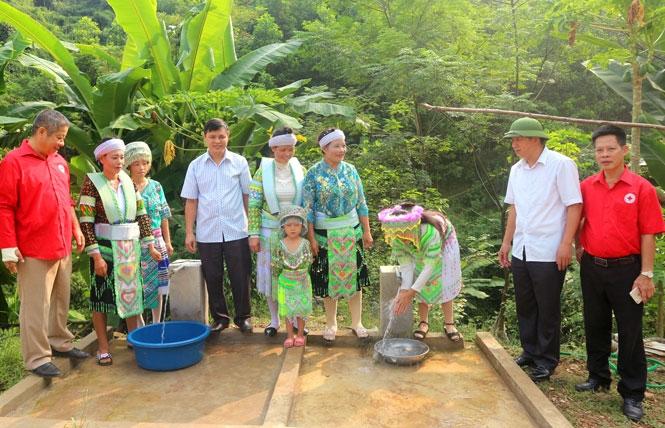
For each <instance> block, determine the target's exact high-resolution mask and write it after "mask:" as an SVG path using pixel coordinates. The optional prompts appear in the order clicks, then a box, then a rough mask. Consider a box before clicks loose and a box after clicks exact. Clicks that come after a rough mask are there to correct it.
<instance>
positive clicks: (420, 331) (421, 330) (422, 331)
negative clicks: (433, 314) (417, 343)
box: [413, 321, 429, 340]
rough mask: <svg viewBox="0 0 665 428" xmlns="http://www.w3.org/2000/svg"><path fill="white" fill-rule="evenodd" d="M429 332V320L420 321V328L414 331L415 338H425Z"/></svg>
mask: <svg viewBox="0 0 665 428" xmlns="http://www.w3.org/2000/svg"><path fill="white" fill-rule="evenodd" d="M423 324H424V325H425V328H423ZM427 333H429V323H428V322H427V321H420V323H419V324H418V330H416V331H414V332H413V338H414V339H418V340H423V339H424V338H426V337H427Z"/></svg>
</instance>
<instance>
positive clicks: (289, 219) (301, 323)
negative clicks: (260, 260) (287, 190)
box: [271, 206, 312, 348]
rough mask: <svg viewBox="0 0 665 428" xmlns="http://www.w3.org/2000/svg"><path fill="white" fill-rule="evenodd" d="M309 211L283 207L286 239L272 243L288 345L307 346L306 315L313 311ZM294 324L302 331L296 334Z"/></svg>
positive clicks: (280, 308)
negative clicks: (276, 243) (310, 275)
mask: <svg viewBox="0 0 665 428" xmlns="http://www.w3.org/2000/svg"><path fill="white" fill-rule="evenodd" d="M306 218H307V213H306V212H305V210H304V209H303V208H301V207H297V206H294V207H291V208H288V209H285V210H283V213H282V215H281V216H280V226H281V228H282V234H283V238H282V239H281V240H280V241H279V244H278V245H273V246H271V252H272V256H271V264H272V266H271V270H272V275H273V276H274V277H275V278H276V280H274V281H273V284H277V293H273V295H277V303H278V307H279V315H280V316H282V317H284V318H285V320H286V340H285V341H284V347H285V348H291V347H293V346H305V336H304V334H303V333H304V331H305V318H306V317H307V316H308V315H309V314H311V313H312V283H311V280H310V278H309V267H310V265H311V264H312V251H311V249H310V244H309V241H308V240H307V239H304V238H303V236H305V234H306V233H307V220H306ZM294 324H295V325H297V327H298V334H297V335H294V332H293V327H294Z"/></svg>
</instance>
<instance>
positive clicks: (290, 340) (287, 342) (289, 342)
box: [284, 337, 295, 349]
mask: <svg viewBox="0 0 665 428" xmlns="http://www.w3.org/2000/svg"><path fill="white" fill-rule="evenodd" d="M294 342H295V339H294V338H292V337H287V338H286V340H285V341H284V348H285V349H288V348H293V344H294Z"/></svg>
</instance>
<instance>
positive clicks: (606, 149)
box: [575, 125, 665, 421]
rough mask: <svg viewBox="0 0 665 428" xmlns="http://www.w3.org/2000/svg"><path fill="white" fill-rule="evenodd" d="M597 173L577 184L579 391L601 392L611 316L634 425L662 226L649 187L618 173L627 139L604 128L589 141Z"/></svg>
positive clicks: (624, 171) (622, 388) (626, 407)
mask: <svg viewBox="0 0 665 428" xmlns="http://www.w3.org/2000/svg"><path fill="white" fill-rule="evenodd" d="M592 140H593V144H594V148H595V153H596V162H598V165H599V166H600V169H601V171H600V172H599V173H598V174H595V175H592V176H591V177H589V178H587V179H586V180H584V181H583V182H582V185H581V188H582V199H583V213H582V218H583V224H582V228H581V231H580V235H579V243H580V244H581V245H578V248H577V254H578V259H580V265H581V268H580V276H581V279H582V296H583V298H584V329H585V333H586V349H587V369H588V370H589V378H588V380H587V381H586V382H584V383H581V384H578V385H576V386H575V389H577V390H578V391H598V390H604V391H606V390H608V389H609V386H610V382H611V379H612V378H611V376H610V369H609V365H608V358H609V356H610V345H611V339H610V335H611V333H612V312H614V316H615V317H616V322H617V328H618V332H619V363H618V373H619V376H620V377H621V380H620V381H619V384H618V387H617V390H618V391H619V394H621V396H622V397H623V407H622V410H623V413H624V414H625V415H626V416H627V417H628V418H629V419H631V420H632V421H639V420H640V419H641V418H642V416H643V414H644V411H643V409H642V400H643V399H644V391H645V389H646V380H647V369H646V358H645V355H644V343H643V339H642V315H643V313H644V304H643V303H641V302H646V301H647V300H649V299H650V298H651V296H653V294H654V285H653V280H652V278H653V264H654V257H655V253H656V240H655V235H657V234H660V233H662V232H664V231H665V223H664V222H663V216H662V212H661V208H660V204H659V203H658V198H657V196H656V190H655V189H654V187H653V186H652V185H651V184H650V183H649V182H648V181H647V180H645V179H644V178H642V177H640V176H639V175H637V174H635V173H633V172H631V171H630V170H628V168H626V167H625V165H624V156H625V155H626V153H628V147H627V146H626V133H625V132H624V131H623V130H622V129H621V128H617V127H616V126H611V125H603V126H601V127H600V128H598V129H597V130H596V131H595V132H594V133H593V135H592Z"/></svg>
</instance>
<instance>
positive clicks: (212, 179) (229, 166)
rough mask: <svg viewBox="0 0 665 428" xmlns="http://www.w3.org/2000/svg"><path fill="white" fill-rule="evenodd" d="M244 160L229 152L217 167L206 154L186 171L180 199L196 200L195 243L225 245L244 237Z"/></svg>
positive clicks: (246, 179)
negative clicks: (221, 243)
mask: <svg viewBox="0 0 665 428" xmlns="http://www.w3.org/2000/svg"><path fill="white" fill-rule="evenodd" d="M250 180H251V176H250V174H249V165H248V164H247V159H245V158H244V157H242V156H240V155H239V154H237V153H233V152H230V151H229V150H228V149H227V150H226V152H225V154H224V159H222V162H220V164H219V165H217V164H216V163H215V161H213V160H212V158H211V157H210V154H209V153H208V152H205V153H204V154H202V155H201V156H199V157H197V158H196V159H194V160H193V161H192V162H191V163H190V164H189V167H188V168H187V175H186V176H185V183H184V184H183V186H182V192H180V196H181V197H183V198H186V199H196V200H198V207H197V211H196V241H197V242H224V241H235V240H238V239H243V238H246V237H247V215H246V213H245V208H244V205H243V198H242V197H243V195H247V194H249V182H250Z"/></svg>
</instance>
